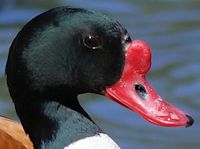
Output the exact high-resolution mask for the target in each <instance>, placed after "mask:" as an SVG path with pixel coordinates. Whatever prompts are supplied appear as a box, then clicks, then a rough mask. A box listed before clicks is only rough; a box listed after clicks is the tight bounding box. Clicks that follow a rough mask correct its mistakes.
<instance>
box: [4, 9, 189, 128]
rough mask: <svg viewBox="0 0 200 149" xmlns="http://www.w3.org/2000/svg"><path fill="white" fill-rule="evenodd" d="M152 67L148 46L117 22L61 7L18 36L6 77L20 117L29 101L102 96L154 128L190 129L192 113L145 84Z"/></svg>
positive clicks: (47, 13) (36, 21)
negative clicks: (188, 112) (133, 113)
mask: <svg viewBox="0 0 200 149" xmlns="http://www.w3.org/2000/svg"><path fill="white" fill-rule="evenodd" d="M150 66H151V51H150V48H149V47H148V45H147V44H146V43H144V42H142V41H131V38H130V36H129V34H128V32H127V31H126V29H125V28H123V27H122V26H121V25H120V24H119V23H118V22H116V21H114V20H112V19H110V18H109V17H107V16H105V15H102V14H100V13H96V12H93V11H88V10H85V9H79V8H68V7H59V8H55V9H52V10H49V11H47V12H45V13H43V14H41V15H39V16H37V17H36V18H34V19H33V20H31V21H30V22H29V23H27V24H26V25H25V26H24V27H23V29H22V30H21V31H20V32H19V33H18V35H17V36H16V38H15V40H14V42H13V44H12V46H11V48H10V52H9V57H8V62H7V68H6V73H7V80H8V86H9V90H10V94H11V96H12V98H13V101H14V103H15V107H16V110H17V112H18V114H19V115H24V114H25V113H24V111H23V112H20V111H21V109H22V108H25V105H26V104H25V103H30V105H31V103H33V102H40V100H41V99H45V100H55V101H58V102H60V103H62V104H64V105H67V106H69V107H70V104H71V103H72V100H74V98H73V97H74V96H77V95H78V94H81V93H87V92H92V93H98V94H102V92H103V93H104V94H105V95H106V96H107V97H109V98H111V99H113V100H114V101H116V102H118V103H120V104H122V105H123V106H125V107H127V108H129V109H131V110H133V111H135V112H137V113H138V114H139V115H141V116H142V117H143V118H144V119H146V120H148V121H150V122H152V123H154V124H157V125H160V126H190V125H192V123H193V120H192V118H191V117H190V116H189V115H188V114H185V113H184V112H182V111H181V110H179V109H177V108H175V107H174V106H172V105H171V104H169V103H167V102H166V101H164V99H162V98H161V97H160V96H159V95H158V94H157V93H156V92H155V91H154V89H153V88H152V87H151V86H150V85H149V83H148V82H147V81H146V79H145V75H146V73H147V72H148V71H149V69H150ZM27 97H30V98H28V99H27ZM33 99H34V100H33ZM27 110H28V109H27ZM22 124H23V120H22ZM24 125H25V124H24Z"/></svg>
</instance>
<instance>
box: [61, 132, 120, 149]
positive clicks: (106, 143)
mask: <svg viewBox="0 0 200 149" xmlns="http://www.w3.org/2000/svg"><path fill="white" fill-rule="evenodd" d="M64 149H120V147H119V146H118V145H117V144H116V143H115V142H114V141H113V140H112V139H111V138H110V137H109V136H108V135H107V134H104V133H100V134H98V135H95V136H91V137H87V138H84V139H81V140H78V141H76V142H73V143H72V144H70V145H69V146H66V147H65V148H64Z"/></svg>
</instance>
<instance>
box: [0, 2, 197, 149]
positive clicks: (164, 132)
mask: <svg viewBox="0 0 200 149" xmlns="http://www.w3.org/2000/svg"><path fill="white" fill-rule="evenodd" d="M63 5H70V6H74V7H84V8H88V9H91V10H97V11H101V12H103V13H106V14H108V15H110V16H111V17H113V18H115V19H117V20H118V21H119V22H120V23H121V24H123V26H125V27H126V28H127V29H128V31H129V33H130V35H131V36H132V39H142V40H145V41H146V42H147V43H148V44H149V45H150V47H151V48H152V52H153V63H152V69H151V72H150V73H149V75H148V80H149V81H150V82H151V83H152V85H153V86H154V88H155V89H156V90H157V92H159V93H160V94H161V95H162V96H163V97H164V98H165V99H167V100H168V101H170V102H171V103H173V104H175V105H176V106H178V107H179V108H182V109H184V110H185V111H187V112H188V113H190V114H191V115H192V116H193V117H194V119H195V124H194V125H193V126H192V127H191V128H187V129H186V128H163V127H158V126H154V125H152V124H150V123H148V122H146V121H144V120H143V119H141V118H140V117H139V116H138V115H136V114H135V113H133V112H131V111H129V110H127V109H125V108H123V107H121V106H119V105H118V104H116V103H113V102H111V101H109V100H107V99H106V98H104V97H102V96H97V95H93V94H86V95H84V96H81V97H80V98H82V99H81V103H82V105H83V106H84V108H85V109H86V111H87V112H88V113H89V114H90V115H91V116H92V118H93V119H94V121H96V122H97V123H98V124H99V125H100V126H101V128H102V129H103V130H105V131H106V132H107V133H108V134H110V136H112V138H113V139H114V140H115V141H116V142H118V144H119V145H120V146H121V147H122V148H123V149H168V148H170V149H200V58H199V57H200V2H199V1H198V0H189V1H188V0H167V1H164V0H156V1H155V0H148V1H147V0H126V1H125V0H0V114H1V115H4V116H7V117H10V118H13V119H17V120H18V118H17V116H16V113H15V110H14V106H13V103H12V101H11V99H10V96H9V93H8V89H7V86H6V77H5V73H4V69H5V64H6V59H7V55H8V50H9V47H10V45H11V43H12V41H13V39H14V37H15V36H16V34H17V32H18V31H19V30H20V28H21V27H22V26H23V25H24V24H25V23H26V22H27V21H29V20H30V19H31V18H33V17H35V16H36V15H38V14H40V13H41V12H44V11H46V10H48V9H50V8H52V7H56V6H63ZM86 98H88V99H86Z"/></svg>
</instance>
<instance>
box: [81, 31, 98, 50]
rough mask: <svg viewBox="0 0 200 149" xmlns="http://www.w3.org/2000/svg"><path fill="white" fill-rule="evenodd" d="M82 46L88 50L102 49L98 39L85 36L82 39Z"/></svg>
mask: <svg viewBox="0 0 200 149" xmlns="http://www.w3.org/2000/svg"><path fill="white" fill-rule="evenodd" d="M83 44H84V46H86V47H87V48H90V49H93V50H95V49H98V48H101V47H102V41H101V39H100V38H99V37H95V36H92V35H87V36H85V37H84V38H83Z"/></svg>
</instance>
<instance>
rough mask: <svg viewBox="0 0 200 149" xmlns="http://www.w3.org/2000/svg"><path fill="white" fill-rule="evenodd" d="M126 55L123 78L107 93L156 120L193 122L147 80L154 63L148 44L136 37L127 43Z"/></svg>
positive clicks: (180, 123)
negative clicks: (158, 92) (152, 62)
mask: <svg viewBox="0 0 200 149" xmlns="http://www.w3.org/2000/svg"><path fill="white" fill-rule="evenodd" d="M125 57H126V60H125V66H124V70H123V73H122V76H121V78H120V80H119V81H118V82H116V83H115V84H114V85H112V86H109V87H107V88H106V91H105V95H106V96H107V97H109V98H111V99H112V100H114V101H116V102H118V103H119V104H121V105H123V106H125V107H127V108H128V109H130V110H132V111H135V112H136V113H138V114H139V115H140V116H142V117H143V118H144V119H145V120H147V121H149V122H151V123H153V124H156V125H159V126H167V127H175V126H186V127H189V126H191V125H192V124H193V119H192V117H191V116H189V115H188V114H187V113H185V112H183V111H181V110H180V109H178V108H176V107H175V106H173V105H172V104H170V103H168V102H167V101H165V100H164V99H163V98H162V97H161V96H160V95H158V94H157V93H156V92H155V90H154V89H153V88H152V87H151V85H150V84H149V83H148V82H147V80H146V78H145V75H146V74H147V72H148V71H149V69H150V67H151V50H150V48H149V46H148V45H147V44H146V43H145V42H143V41H140V40H136V41H133V42H132V43H131V44H130V45H129V46H128V47H127V49H126V56H125Z"/></svg>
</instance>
